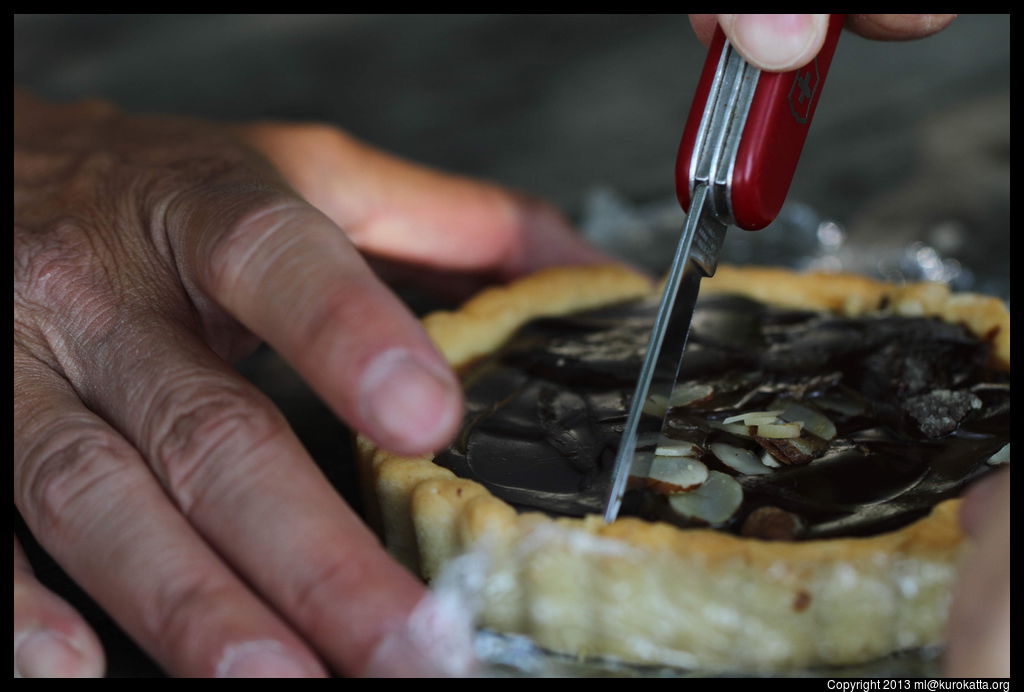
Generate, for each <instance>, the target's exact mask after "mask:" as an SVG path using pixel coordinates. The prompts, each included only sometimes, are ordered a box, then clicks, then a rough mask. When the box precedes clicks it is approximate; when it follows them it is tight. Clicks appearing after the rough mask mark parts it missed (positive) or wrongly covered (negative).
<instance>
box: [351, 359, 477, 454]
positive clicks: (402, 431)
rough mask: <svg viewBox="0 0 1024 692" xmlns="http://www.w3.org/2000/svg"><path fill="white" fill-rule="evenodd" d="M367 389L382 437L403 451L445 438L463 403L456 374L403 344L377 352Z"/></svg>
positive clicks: (371, 417) (368, 407) (371, 416)
mask: <svg viewBox="0 0 1024 692" xmlns="http://www.w3.org/2000/svg"><path fill="white" fill-rule="evenodd" d="M362 394H363V397H362V402H363V404H362V405H363V413H364V415H365V416H366V418H367V419H368V421H369V423H370V424H371V426H373V428H374V429H375V431H376V432H377V437H378V440H379V442H381V443H382V444H383V445H387V446H390V447H393V449H392V450H391V451H394V452H399V453H409V454H411V453H418V452H427V451H431V449H432V448H433V447H436V446H438V445H441V444H444V442H445V441H446V440H444V439H443V436H444V435H445V434H446V433H447V432H448V429H449V428H450V427H451V426H452V425H453V424H454V418H455V417H456V415H457V413H458V411H459V407H460V403H459V392H458V387H457V384H456V382H455V380H454V377H453V376H451V375H450V374H447V373H445V372H444V371H443V370H442V369H440V368H439V367H434V366H432V364H428V363H425V362H423V361H421V360H420V359H419V358H417V357H416V356H414V355H413V354H411V353H410V352H409V351H407V350H405V349H403V348H395V349H390V350H388V351H385V352H384V353H381V354H380V355H379V356H377V358H376V359H375V360H374V361H373V362H372V363H371V364H370V367H369V368H367V370H366V373H365V374H364V375H363V384H362Z"/></svg>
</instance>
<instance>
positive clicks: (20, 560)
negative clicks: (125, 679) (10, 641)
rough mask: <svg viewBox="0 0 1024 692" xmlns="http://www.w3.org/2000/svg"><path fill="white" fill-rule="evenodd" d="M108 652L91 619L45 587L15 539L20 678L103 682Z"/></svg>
mask: <svg viewBox="0 0 1024 692" xmlns="http://www.w3.org/2000/svg"><path fill="white" fill-rule="evenodd" d="M103 668H104V658H103V647H101V646H100V643H99V640H98V639H97V638H96V635H95V634H94V633H93V631H92V629H90V628H89V626H88V625H87V624H86V623H85V620H83V619H82V617H81V616H80V615H79V614H78V613H77V612H75V610H74V608H72V607H71V606H69V605H68V604H67V603H66V602H65V601H64V600H63V599H62V598H60V597H59V596H57V595H56V594H55V593H53V592H52V591H50V590H49V589H47V588H46V587H45V586H43V585H42V584H40V583H39V582H38V581H37V580H36V578H35V575H34V574H33V572H32V566H31V565H29V562H28V558H26V557H25V553H24V551H22V549H21V545H20V544H19V543H18V539H17V537H15V539H14V677H16V678H98V677H102V676H103Z"/></svg>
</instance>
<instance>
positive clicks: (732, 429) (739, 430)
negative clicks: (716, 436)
mask: <svg viewBox="0 0 1024 692" xmlns="http://www.w3.org/2000/svg"><path fill="white" fill-rule="evenodd" d="M708 425H710V426H711V427H712V428H716V429H718V430H724V431H725V432H727V433H732V434H733V435H739V436H740V437H750V427H749V426H746V425H743V424H742V423H722V422H720V421H717V420H709V421H708Z"/></svg>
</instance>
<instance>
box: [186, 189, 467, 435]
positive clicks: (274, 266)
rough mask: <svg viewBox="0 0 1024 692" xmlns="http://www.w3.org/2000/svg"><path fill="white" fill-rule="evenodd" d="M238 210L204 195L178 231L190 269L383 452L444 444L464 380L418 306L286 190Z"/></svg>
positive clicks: (244, 195) (226, 199)
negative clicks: (407, 302) (415, 311)
mask: <svg viewBox="0 0 1024 692" xmlns="http://www.w3.org/2000/svg"><path fill="white" fill-rule="evenodd" d="M240 195H241V199H239V200H235V203H236V204H237V205H238V206H241V207H242V208H246V205H248V206H247V212H246V213H237V212H236V213H235V214H234V215H230V214H229V215H227V217H225V215H224V214H217V212H216V210H221V211H222V212H223V211H224V210H228V211H230V210H231V204H232V200H231V199H230V193H228V192H223V191H222V194H220V195H219V197H218V198H217V199H195V200H193V203H194V204H195V206H194V207H192V208H195V209H200V210H201V211H200V212H197V213H194V214H190V215H187V216H185V217H184V218H182V219H180V220H174V221H173V222H172V223H174V224H178V223H180V224H181V226H182V227H183V228H182V229H181V231H176V232H175V241H172V242H180V243H181V248H180V250H179V251H178V252H177V255H178V256H179V257H182V258H183V261H182V271H183V274H184V275H185V276H186V277H190V278H189V279H188V280H189V281H190V282H194V283H195V284H196V285H197V286H198V288H197V291H196V292H198V293H201V294H204V295H208V296H210V297H211V298H212V299H213V300H214V301H216V302H217V303H218V304H219V305H220V306H221V307H223V308H224V309H225V310H227V312H229V313H230V314H232V315H234V316H235V317H236V318H237V319H238V320H239V321H241V322H242V323H243V324H244V325H245V326H246V327H248V328H249V329H250V330H251V331H252V332H254V333H255V334H257V335H259V336H260V337H262V338H263V339H265V340H266V341H268V342H269V343H270V344H271V345H272V346H273V347H274V348H275V349H277V351H278V352H279V353H281V355H283V356H284V357H285V359H287V360H288V361H289V362H290V363H291V364H292V365H293V366H294V367H295V368H296V370H298V372H299V373H300V374H301V375H302V376H303V377H304V378H305V379H306V381H307V382H309V383H310V384H311V386H312V387H313V388H314V389H315V390H316V391H317V392H318V393H319V394H320V395H321V396H322V397H323V398H324V400H325V401H326V402H327V403H328V405H330V406H331V407H332V408H333V409H334V411H335V412H336V413H338V414H339V415H340V416H341V417H342V418H344V419H345V420H346V421H348V423H349V424H350V425H352V426H353V427H354V428H356V429H357V430H359V431H361V432H364V433H365V434H367V435H368V436H370V437H371V438H372V439H373V440H374V441H375V442H377V444H379V445H380V446H382V447H385V448H387V449H390V450H392V451H394V452H398V453H403V454H416V453H424V452H429V451H433V450H435V449H438V448H440V447H443V446H444V445H445V444H447V443H448V441H449V440H450V439H451V438H452V436H453V435H454V434H455V430H456V428H457V426H458V422H459V420H460V419H461V415H462V413H461V412H462V397H461V392H460V389H459V386H458V382H457V380H456V378H455V376H454V374H453V373H452V372H451V369H450V368H449V367H448V365H447V363H446V362H445V361H444V359H443V358H442V356H441V355H440V353H439V352H438V351H437V349H436V347H435V346H434V344H433V342H431V341H430V339H429V337H428V336H427V335H426V333H425V332H424V331H423V329H422V328H421V326H420V325H419V322H418V321H417V320H416V319H415V317H413V315H412V314H411V313H410V312H409V310H408V309H407V308H406V307H405V306H404V305H402V304H401V303H400V302H399V301H398V299H397V298H396V297H395V296H394V295H393V294H392V293H391V292H390V291H389V290H388V289H387V288H386V287H385V286H384V285H383V284H382V283H381V282H380V281H379V280H378V279H377V277H375V276H374V275H373V273H372V272H371V271H370V269H369V267H368V266H367V265H366V262H365V261H364V260H363V258H362V257H361V256H360V255H359V253H358V252H357V251H356V249H355V248H354V247H353V246H352V244H351V243H350V242H349V241H348V239H347V238H346V237H345V235H344V233H342V232H341V231H340V230H339V229H338V227H337V226H335V225H334V224H333V223H331V222H330V220H329V219H327V217H325V216H324V215H323V214H322V213H320V212H319V211H317V210H315V209H313V208H312V207H310V206H308V205H307V204H305V203H304V202H302V201H301V200H299V199H297V198H295V197H293V196H290V195H287V194H285V193H276V194H275V195H274V196H272V197H270V198H267V199H259V198H257V199H253V197H252V196H251V193H250V192H249V191H248V190H243V191H241V192H240Z"/></svg>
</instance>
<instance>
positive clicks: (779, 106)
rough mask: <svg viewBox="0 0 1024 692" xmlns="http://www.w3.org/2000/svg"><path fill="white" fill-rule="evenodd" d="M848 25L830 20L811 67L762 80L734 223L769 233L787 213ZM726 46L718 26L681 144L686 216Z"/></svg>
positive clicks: (740, 159)
mask: <svg viewBox="0 0 1024 692" xmlns="http://www.w3.org/2000/svg"><path fill="white" fill-rule="evenodd" d="M845 20H846V15H845V14H833V15H832V16H831V18H830V19H829V26H828V33H827V35H826V37H825V43H824V45H823V46H822V48H821V51H820V52H819V53H818V55H817V57H815V58H814V60H812V61H811V62H810V63H809V64H807V65H805V66H804V67H801V68H800V69H799V70H794V71H792V72H761V74H760V76H759V77H758V81H757V87H756V90H755V91H754V97H753V100H752V101H751V104H750V109H749V112H748V115H747V119H746V124H745V126H744V129H743V135H742V137H741V139H740V144H739V148H738V150H737V151H736V159H735V164H734V166H733V172H732V176H731V178H730V181H729V200H730V207H731V209H732V216H733V219H732V221H733V222H734V223H735V224H736V225H737V226H739V227H740V228H744V229H747V230H757V229H760V228H764V227H765V226H767V225H768V224H769V223H771V222H772V221H773V220H774V219H775V217H776V216H777V215H778V213H779V209H781V208H782V203H783V202H784V201H785V200H786V193H787V192H789V186H790V183H791V182H792V181H793V174H794V173H795V171H796V164H797V161H798V160H799V159H800V152H801V151H802V150H803V147H804V141H805V140H806V139H807V132H808V130H809V129H810V125H811V120H812V119H813V118H814V111H815V109H816V108H817V105H818V99H819V98H820V97H821V89H822V86H823V85H824V83H825V76H826V75H827V74H828V69H829V66H830V65H831V64H832V56H833V54H834V53H835V50H836V44H837V43H838V41H839V32H840V31H841V30H842V28H843V23H844V21H845ZM724 45H725V34H724V33H723V32H722V28H721V27H717V28H716V29H715V35H714V38H713V39H712V41H711V47H710V48H709V50H708V57H707V60H706V61H705V63H704V70H703V71H702V72H701V76H700V81H699V82H698V84H697V91H696V93H695V94H694V98H693V105H692V106H691V107H690V115H689V117H688V118H687V121H686V129H685V130H684V131H683V138H682V142H681V143H680V145H679V155H678V157H677V159H676V194H677V196H678V197H679V202H680V204H682V206H683V208H684V209H686V210H687V211H689V208H690V171H691V165H690V163H691V159H692V157H693V154H694V151H693V149H694V146H695V143H696V139H697V131H698V129H699V128H700V123H701V119H702V117H703V115H704V106H705V103H706V102H707V100H708V95H709V92H710V89H711V84H712V82H713V80H714V77H715V72H716V70H717V69H718V63H719V59H720V57H721V54H722V50H723V48H724Z"/></svg>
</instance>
